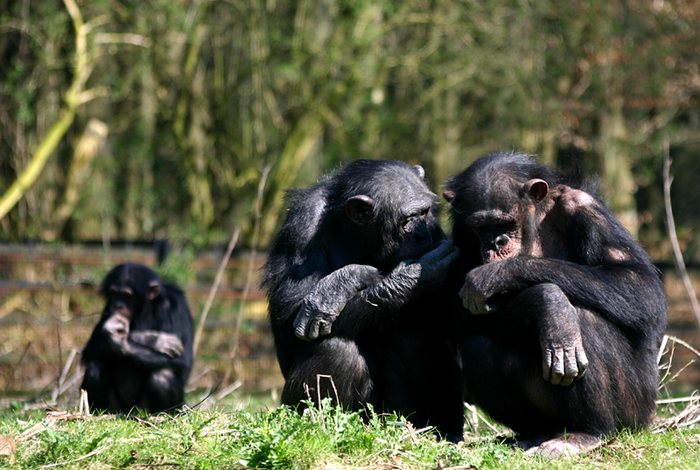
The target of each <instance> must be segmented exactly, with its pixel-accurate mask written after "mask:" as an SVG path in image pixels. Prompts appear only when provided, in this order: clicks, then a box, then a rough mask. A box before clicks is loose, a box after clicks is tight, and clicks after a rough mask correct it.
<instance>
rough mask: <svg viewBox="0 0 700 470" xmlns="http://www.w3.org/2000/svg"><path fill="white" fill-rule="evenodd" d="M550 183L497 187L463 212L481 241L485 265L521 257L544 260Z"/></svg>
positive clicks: (528, 182)
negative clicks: (543, 234)
mask: <svg viewBox="0 0 700 470" xmlns="http://www.w3.org/2000/svg"><path fill="white" fill-rule="evenodd" d="M548 190H549V188H548V186H547V183H546V182H545V181H543V180H541V179H531V180H529V181H527V182H525V183H522V182H518V181H514V180H511V181H507V182H503V183H502V184H501V185H496V186H495V189H494V190H492V191H488V192H486V193H485V194H483V196H482V197H481V198H479V199H478V200H477V201H471V203H469V204H467V207H465V209H464V210H463V217H464V219H463V221H464V224H465V226H466V227H467V229H468V230H470V231H471V232H472V233H473V234H474V235H475V236H476V237H477V239H478V240H479V254H480V256H481V261H482V262H483V263H491V262H494V261H501V260H505V259H508V258H513V257H516V256H521V255H529V256H541V255H542V253H541V251H542V249H541V246H540V245H541V244H540V243H539V241H538V239H539V236H538V227H539V226H540V225H541V222H542V215H543V213H545V212H546V211H545V205H544V204H540V203H541V202H542V201H543V200H544V199H545V198H546V196H547V193H548Z"/></svg>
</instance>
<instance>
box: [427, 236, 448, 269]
mask: <svg viewBox="0 0 700 470" xmlns="http://www.w3.org/2000/svg"><path fill="white" fill-rule="evenodd" d="M453 249H454V244H453V243H452V241H451V240H443V241H441V242H440V243H438V246H437V247H435V248H433V249H432V250H431V251H429V252H427V253H426V254H424V255H423V256H421V257H420V262H421V263H428V264H432V263H435V262H437V261H438V260H440V259H442V258H444V257H445V256H447V255H449V254H450V252H451V251H452V250H453Z"/></svg>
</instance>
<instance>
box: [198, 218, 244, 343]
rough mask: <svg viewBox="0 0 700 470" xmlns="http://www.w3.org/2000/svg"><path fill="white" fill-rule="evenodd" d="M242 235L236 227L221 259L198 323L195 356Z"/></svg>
mask: <svg viewBox="0 0 700 470" xmlns="http://www.w3.org/2000/svg"><path fill="white" fill-rule="evenodd" d="M239 234H240V230H239V229H238V227H236V228H235V229H234V230H233V233H232V234H231V239H230V240H229V242H228V247H226V253H224V257H223V258H222V259H221V263H219V269H218V270H217V272H216V277H215V278H214V284H212V286H211V289H209V297H207V303H206V304H204V308H203V309H202V313H201V314H200V315H199V321H198V322H197V332H196V333H195V335H194V344H193V346H192V350H193V352H194V355H195V356H196V355H197V349H198V348H199V342H200V340H201V339H202V331H204V323H206V321H207V315H209V310H210V309H211V306H212V304H213V303H214V297H215V296H216V291H217V290H219V284H221V278H222V277H223V275H224V270H225V269H226V266H227V265H228V260H229V259H231V253H233V249H234V248H235V246H236V243H238V235H239Z"/></svg>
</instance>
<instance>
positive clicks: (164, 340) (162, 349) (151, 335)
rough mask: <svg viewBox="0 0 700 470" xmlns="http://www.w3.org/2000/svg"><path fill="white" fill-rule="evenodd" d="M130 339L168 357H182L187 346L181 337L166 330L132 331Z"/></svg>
mask: <svg viewBox="0 0 700 470" xmlns="http://www.w3.org/2000/svg"><path fill="white" fill-rule="evenodd" d="M129 341H130V342H132V343H137V344H140V345H143V346H146V347H149V348H151V349H152V350H154V351H155V352H157V353H160V354H164V355H166V356H168V357H180V356H182V354H183V353H184V352H185V346H184V345H183V344H182V341H180V338H178V337H177V336H176V335H174V334H172V333H166V332H164V331H155V330H141V331H132V332H131V333H130V334H129Z"/></svg>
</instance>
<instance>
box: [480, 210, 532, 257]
mask: <svg viewBox="0 0 700 470" xmlns="http://www.w3.org/2000/svg"><path fill="white" fill-rule="evenodd" d="M466 224H467V226H468V227H469V228H470V229H471V230H472V231H473V232H474V234H475V235H476V236H477V238H478V239H479V252H480V254H481V260H482V262H484V263H491V262H493V261H500V260H504V259H508V258H513V257H515V256H518V255H520V253H521V251H522V242H523V240H522V230H521V227H520V224H519V223H518V217H516V215H515V214H512V213H508V212H503V211H501V210H499V209H491V210H484V211H478V212H475V213H473V214H471V215H470V216H469V217H467V219H466Z"/></svg>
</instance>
